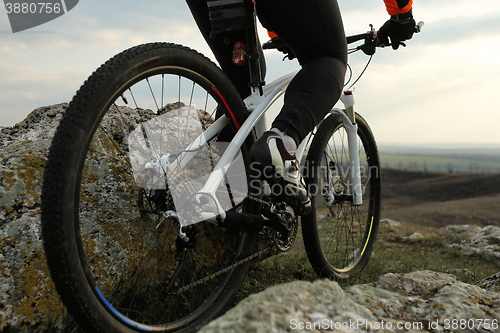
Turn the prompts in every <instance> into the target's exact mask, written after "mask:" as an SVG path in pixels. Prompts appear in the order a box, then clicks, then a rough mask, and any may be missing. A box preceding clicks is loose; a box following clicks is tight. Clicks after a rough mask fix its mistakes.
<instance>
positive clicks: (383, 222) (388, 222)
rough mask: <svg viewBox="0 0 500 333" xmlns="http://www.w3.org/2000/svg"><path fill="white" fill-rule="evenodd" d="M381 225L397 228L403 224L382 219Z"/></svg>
mask: <svg viewBox="0 0 500 333" xmlns="http://www.w3.org/2000/svg"><path fill="white" fill-rule="evenodd" d="M379 223H380V225H389V226H392V227H395V226H398V225H400V224H401V223H400V222H398V221H394V220H391V219H381V220H380V222H379Z"/></svg>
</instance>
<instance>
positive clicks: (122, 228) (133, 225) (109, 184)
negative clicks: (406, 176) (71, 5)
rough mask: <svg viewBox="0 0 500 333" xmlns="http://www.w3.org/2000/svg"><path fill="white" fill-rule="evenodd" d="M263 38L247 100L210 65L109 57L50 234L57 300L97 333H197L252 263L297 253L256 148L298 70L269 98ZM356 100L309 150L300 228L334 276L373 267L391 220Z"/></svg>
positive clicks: (61, 155) (57, 188)
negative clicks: (254, 156) (384, 211)
mask: <svg viewBox="0 0 500 333" xmlns="http://www.w3.org/2000/svg"><path fill="white" fill-rule="evenodd" d="M254 24H255V23H254ZM248 34H249V38H248V41H249V43H250V44H253V45H248V46H247V47H246V48H244V47H242V46H241V44H238V45H237V44H235V53H234V55H235V61H241V60H244V61H246V65H247V66H249V68H250V70H251V73H252V82H251V83H250V84H251V86H252V90H253V93H252V95H251V96H250V97H248V98H247V99H245V100H244V101H243V100H242V99H241V98H240V96H239V95H238V93H237V91H236V89H235V88H234V86H233V85H232V84H231V82H230V81H229V79H228V78H227V77H226V76H225V74H224V73H223V72H222V71H221V70H220V69H219V68H218V67H217V66H216V65H215V64H214V63H212V62H211V61H210V60H209V59H207V58H206V57H205V56H203V55H201V54H200V53H197V52H196V51H194V50H192V49H189V48H186V47H183V46H180V45H174V44H169V43H150V44H144V45H140V46H136V47H133V48H131V49H129V50H126V51H124V52H122V53H120V54H118V55H116V56H115V57H113V58H111V59H110V60H108V61H107V62H106V63H105V64H103V65H102V66H101V67H100V68H99V69H97V70H96V71H95V72H94V73H93V74H92V75H91V76H90V77H89V78H88V80H87V81H86V82H85V83H84V84H83V85H82V87H81V88H80V89H79V90H78V92H77V93H76V95H75V96H74V98H73V100H72V101H71V103H70V105H69V107H68V109H67V110H66V112H65V114H64V117H63V119H62V120H61V123H60V126H59V127H58V129H57V132H56V134H55V136H54V139H53V142H52V145H51V148H50V152H49V155H48V161H47V164H46V168H45V173H44V184H43V195H42V197H43V199H42V227H43V229H42V231H43V240H44V249H45V253H46V257H47V262H48V266H49V268H50V272H51V276H52V279H53V281H54V283H55V286H56V289H57V292H58V293H59V295H60V297H61V299H62V301H63V303H64V305H65V306H66V307H67V309H68V311H69V313H70V314H71V315H72V316H73V317H74V319H75V320H76V321H77V322H78V323H79V325H81V326H82V327H83V328H84V329H85V330H87V331H88V332H106V333H109V332H144V331H152V332H173V331H176V332H177V331H182V332H187V331H195V330H197V329H199V328H200V327H201V326H202V325H204V324H206V323H207V322H208V321H210V320H211V319H213V318H214V317H215V316H217V315H219V314H220V313H221V312H222V311H223V310H224V309H225V307H226V306H227V304H228V302H230V301H231V300H232V298H233V297H234V296H235V294H236V293H237V291H238V290H239V288H240V286H241V284H242V283H243V280H244V278H245V276H246V273H247V271H248V269H249V266H250V264H251V262H252V261H254V260H257V259H258V258H262V257H263V256H266V255H270V254H275V253H280V252H286V251H287V250H289V249H290V247H291V246H292V244H293V243H294V240H295V238H296V236H297V230H298V227H299V218H298V217H297V216H296V215H295V213H294V211H293V209H292V208H291V207H289V206H287V205H286V204H285V203H283V202H281V201H280V200H279V199H277V198H279V196H278V195H277V194H276V193H275V191H276V190H277V189H273V188H272V187H271V186H270V185H269V184H267V183H266V182H265V181H262V180H261V179H260V178H259V177H258V176H257V175H256V172H255V170H252V169H251V167H250V164H249V158H248V151H249V148H250V147H251V145H252V144H253V143H254V142H255V140H256V138H257V137H259V136H260V135H262V133H263V132H264V131H265V130H267V129H268V126H267V123H266V119H265V117H264V114H265V113H266V111H268V110H269V108H270V106H271V105H272V104H273V103H274V102H275V101H276V100H277V99H278V98H279V96H281V95H282V94H283V93H284V92H285V90H286V87H287V85H288V84H289V82H290V81H291V79H292V78H293V77H294V75H295V73H291V74H289V75H285V76H283V77H282V78H280V79H278V80H276V81H275V82H272V83H270V84H267V85H265V84H264V83H263V81H262V79H261V77H260V74H259V73H260V71H259V63H258V61H259V59H258V57H256V56H255V53H256V52H257V51H256V50H257V48H256V43H257V42H256V41H257V38H256V30H255V26H253V27H251V28H250V29H248ZM356 41H364V42H363V44H362V45H361V46H358V47H357V48H355V49H353V50H363V51H364V52H365V53H367V54H373V53H374V52H375V47H376V46H377V38H376V32H375V31H374V30H373V29H372V30H371V31H369V32H367V33H364V34H360V35H356V36H351V37H348V42H349V43H354V42H356ZM266 47H267V48H271V49H272V48H277V47H278V46H276V45H273V43H269V44H267V45H266ZM245 58H246V59H245ZM341 101H342V102H343V103H344V105H345V108H344V109H337V108H335V109H333V110H332V111H331V112H330V113H329V115H328V116H326V117H325V118H324V119H323V120H322V121H321V122H320V124H318V126H316V128H315V129H314V130H313V131H312V132H311V133H309V134H308V136H307V137H306V138H305V139H304V141H303V142H302V143H301V144H300V146H299V147H298V149H297V159H298V160H299V161H301V166H300V169H301V170H300V171H301V172H302V173H303V175H304V178H305V180H306V182H307V187H308V190H309V191H310V193H311V197H312V207H313V209H312V211H311V212H310V213H309V214H307V215H306V216H303V217H301V224H302V234H303V240H304V246H305V250H306V252H307V256H308V258H309V260H310V263H311V265H312V267H313V268H314V270H315V271H316V272H317V274H318V275H319V276H320V277H326V278H348V277H350V276H353V275H354V274H356V273H357V272H359V271H360V270H361V269H362V268H363V267H364V266H365V265H366V263H367V261H368V259H369V257H370V255H371V253H372V250H373V246H374V242H375V238H376V234H377V230H378V223H379V215H380V200H381V198H380V197H381V174H380V162H379V156H378V151H377V146H376V143H375V139H374V136H373V134H372V131H371V130H370V127H369V126H368V124H367V122H366V121H365V120H364V119H363V118H362V117H361V116H360V115H359V114H357V113H355V112H354V98H353V93H352V92H351V91H346V92H344V93H343V94H342V97H341Z"/></svg>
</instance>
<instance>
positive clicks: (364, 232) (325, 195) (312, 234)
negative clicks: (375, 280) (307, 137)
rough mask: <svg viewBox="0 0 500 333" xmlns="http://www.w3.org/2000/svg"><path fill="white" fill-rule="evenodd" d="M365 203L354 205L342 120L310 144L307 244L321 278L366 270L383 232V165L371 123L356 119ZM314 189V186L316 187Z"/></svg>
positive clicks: (324, 129) (327, 124) (326, 126)
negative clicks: (380, 230) (377, 235)
mask: <svg viewBox="0 0 500 333" xmlns="http://www.w3.org/2000/svg"><path fill="white" fill-rule="evenodd" d="M357 122H358V155H359V159H360V171H361V184H362V191H363V204H362V205H354V204H353V203H352V183H351V174H352V166H351V164H350V163H351V162H350V159H349V147H348V140H347V132H346V130H345V128H344V126H343V123H342V119H341V117H340V116H337V115H332V116H330V117H329V118H328V119H327V120H325V122H324V125H323V126H322V128H320V129H319V130H318V132H317V133H316V137H315V140H314V141H313V143H312V145H311V151H310V153H309V157H308V159H309V163H311V165H313V166H314V172H313V174H312V175H311V176H312V177H309V185H310V186H309V188H310V190H311V191H312V192H314V193H312V194H313V196H312V197H313V201H312V203H313V207H314V209H313V211H312V212H311V214H310V215H309V216H307V217H306V218H305V220H304V223H303V229H305V232H304V243H307V244H306V250H307V251H308V256H309V258H310V261H311V263H312V265H313V268H314V269H315V270H316V272H317V273H318V274H319V275H320V276H324V277H335V278H348V277H350V276H352V275H353V274H354V273H355V272H358V271H360V270H361V269H363V268H364V266H365V265H366V263H367V261H368V259H369V257H370V255H371V252H372V250H373V244H374V242H375V238H376V234H377V231H378V222H379V211H380V179H381V178H380V166H379V159H378V152H377V148H376V145H375V142H374V140H373V136H372V134H371V131H370V130H369V127H368V125H367V124H366V122H365V121H364V120H363V119H362V118H361V117H359V116H358V117H357ZM311 184H314V185H313V186H311Z"/></svg>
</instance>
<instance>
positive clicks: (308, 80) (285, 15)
mask: <svg viewBox="0 0 500 333" xmlns="http://www.w3.org/2000/svg"><path fill="white" fill-rule="evenodd" d="M257 11H258V14H259V18H260V19H261V21H262V22H263V24H264V25H265V26H267V27H268V28H270V29H272V30H273V31H274V32H275V33H277V34H278V36H280V37H281V38H282V39H283V40H284V41H285V42H286V43H287V44H288V46H290V48H291V49H292V50H293V51H294V53H295V55H296V56H297V58H298V60H299V62H300V64H301V65H302V66H303V67H302V69H301V71H300V72H299V73H298V74H297V75H296V77H295V78H294V79H293V81H292V82H291V83H290V86H289V87H288V89H287V92H286V94H285V103H284V106H283V108H282V110H281V112H280V114H279V115H278V116H277V118H276V120H275V121H274V123H273V127H276V128H278V129H280V130H281V131H283V132H284V133H286V134H287V135H289V136H291V137H293V138H294V140H295V142H296V143H297V144H299V143H300V142H301V141H302V139H303V138H304V137H305V136H306V135H307V133H309V131H311V130H312V129H313V128H314V126H315V125H316V124H317V123H318V122H319V121H320V120H321V119H323V117H324V116H325V115H326V114H327V113H328V111H329V110H330V109H331V108H332V107H333V105H334V104H335V103H336V102H337V100H338V98H339V97H340V94H341V92H342V87H343V84H344V76H345V70H346V63H347V44H346V38H345V33H344V27H343V23H342V18H341V15H340V10H339V7H338V5H337V1H336V0H329V1H319V0H309V1H303V0H259V1H258V3H257Z"/></svg>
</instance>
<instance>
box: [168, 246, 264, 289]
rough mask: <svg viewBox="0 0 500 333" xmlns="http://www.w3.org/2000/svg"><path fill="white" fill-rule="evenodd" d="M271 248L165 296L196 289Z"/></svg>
mask: <svg viewBox="0 0 500 333" xmlns="http://www.w3.org/2000/svg"><path fill="white" fill-rule="evenodd" d="M272 247H273V246H268V247H265V248H263V249H262V250H260V251H258V252H255V253H254V254H252V255H250V256H248V257H246V258H244V259H241V260H238V261H237V262H235V263H234V264H231V265H229V266H227V267H225V268H223V269H221V270H219V271H217V272H215V273H212V274H210V275H208V276H205V277H204V278H202V279H200V280H198V281H195V282H193V283H191V284H189V285H187V286H184V287H182V288H180V289H178V290H176V291H175V292H173V293H167V295H178V294H180V293H182V292H184V291H186V290H189V289H191V288H194V287H196V286H199V285H200V284H202V283H205V282H207V281H208V280H211V279H213V278H216V277H217V276H220V275H222V274H225V273H227V272H229V271H230V270H232V269H234V268H236V267H238V266H240V265H243V264H244V263H246V262H249V261H250V260H252V259H254V258H257V257H259V256H260V255H262V254H264V253H265V252H266V251H268V250H269V249H271V248H272Z"/></svg>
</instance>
